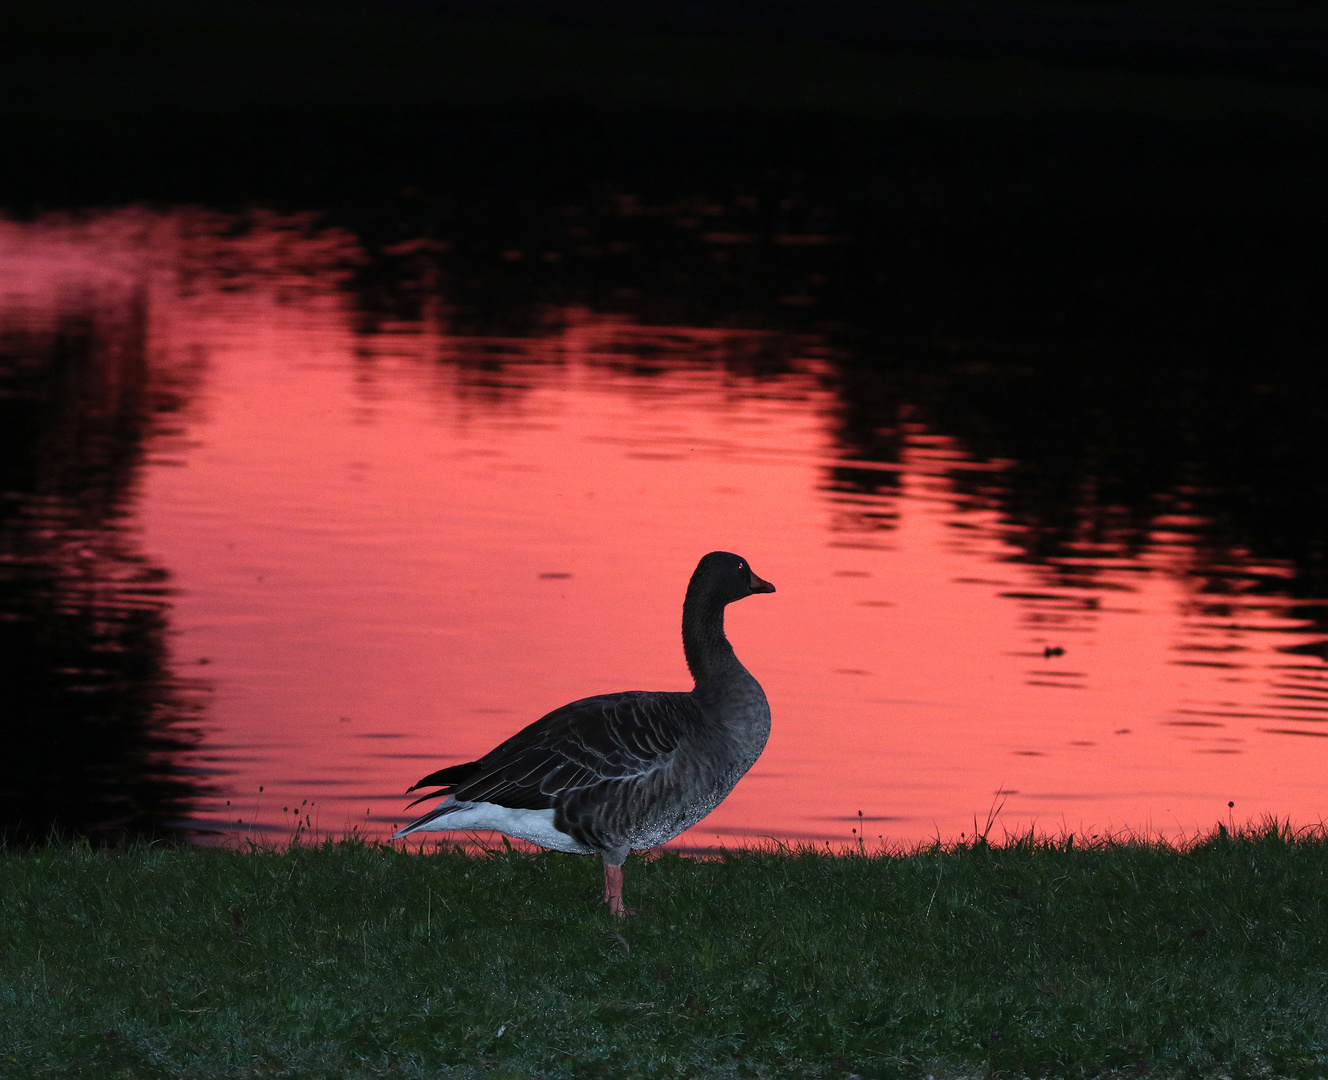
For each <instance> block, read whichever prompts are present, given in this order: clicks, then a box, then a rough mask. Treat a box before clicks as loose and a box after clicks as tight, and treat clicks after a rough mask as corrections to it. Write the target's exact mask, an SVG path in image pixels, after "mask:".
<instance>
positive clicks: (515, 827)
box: [393, 795, 594, 855]
mask: <svg viewBox="0 0 1328 1080" xmlns="http://www.w3.org/2000/svg"><path fill="white" fill-rule="evenodd" d="M447 806H455V807H456V809H455V810H450V811H449V812H448V813H445V814H439V815H438V816H437V817H435V818H431V819H430V820H429V821H426V822H425V823H424V824H422V825H416V826H414V827H413V828H405V829H402V830H400V831H399V832H397V833H396V834H395V835H394V836H393V839H394V840H395V839H397V837H401V836H408V835H409V834H411V833H416V832H456V831H458V830H459V831H461V832H470V831H471V830H473V829H492V830H493V831H494V832H500V833H506V834H507V835H508V836H514V837H516V838H517V839H518V840H528V841H530V843H532V844H538V845H539V846H540V847H545V848H552V849H553V850H554V851H570V852H572V853H574V854H577V855H591V854H594V852H593V849H591V848H588V847H586V846H585V845H584V844H578V843H577V842H576V841H575V840H573V839H572V838H571V837H570V836H568V835H567V833H565V832H561V831H560V830H558V829H556V828H554V825H553V811H552V810H513V809H512V808H511V807H510V806H499V805H498V804H497V803H487V802H476V803H463V802H457V801H456V799H454V798H452V796H450V795H449V796H448V797H447V798H446V799H444V800H443V801H442V802H440V803H439V804H438V808H439V809H440V810H441V809H443V808H444V807H447Z"/></svg>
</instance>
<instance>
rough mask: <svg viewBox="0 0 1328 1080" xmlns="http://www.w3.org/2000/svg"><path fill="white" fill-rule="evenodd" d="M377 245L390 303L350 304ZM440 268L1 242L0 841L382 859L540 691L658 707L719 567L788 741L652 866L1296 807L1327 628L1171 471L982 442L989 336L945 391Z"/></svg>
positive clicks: (1292, 569)
mask: <svg viewBox="0 0 1328 1080" xmlns="http://www.w3.org/2000/svg"><path fill="white" fill-rule="evenodd" d="M707 237H708V238H707ZM749 240H750V238H748V237H745V235H744V234H741V233H733V232H725V231H724V230H723V229H722V228H716V229H714V230H713V231H712V232H710V233H708V234H706V236H704V237H702V238H701V239H700V240H698V243H703V244H708V245H709V246H710V248H711V249H713V252H715V253H718V254H719V255H721V256H725V255H727V253H728V252H730V251H732V250H735V249H739V248H740V247H741V246H742V245H743V244H745V243H747V242H749ZM833 242H834V238H833V237H830V236H826V235H821V234H818V233H815V232H810V231H804V232H802V233H796V234H795V233H790V234H787V235H785V236H784V237H783V245H784V246H785V247H790V248H807V249H809V250H811V249H818V248H820V247H824V246H827V245H831V244H833ZM500 257H504V256H502V255H500ZM505 257H506V259H507V261H508V262H511V263H514V262H519V261H520V260H522V259H527V258H529V259H537V258H539V256H538V253H525V252H509V253H505ZM391 260H396V261H397V262H398V263H400V262H401V261H403V260H404V261H406V262H408V263H409V264H410V265H411V266H412V267H413V270H412V272H411V273H412V276H411V279H410V284H411V290H410V295H411V297H412V303H411V304H410V305H406V307H405V310H399V311H393V310H390V309H388V308H385V307H384V306H383V305H377V306H374V305H371V304H367V303H366V301H365V299H364V296H365V291H364V288H363V282H364V280H365V278H366V275H370V276H371V272H372V271H373V269H374V268H375V267H376V266H379V265H381V264H382V263H383V262H385V261H391ZM448 260H449V252H448V247H447V245H446V244H445V243H442V242H436V241H429V240H418V241H414V242H409V243H405V244H401V245H398V246H397V247H395V248H393V249H392V250H390V251H387V252H382V251H372V252H371V251H369V250H367V248H366V246H365V245H364V244H363V243H362V242H361V241H360V240H359V239H357V237H356V235H355V234H354V233H352V232H350V231H347V230H344V229H339V228H334V227H331V226H326V225H320V224H319V223H318V222H317V221H315V220H314V219H306V218H281V217H277V216H272V215H262V214H257V213H254V214H250V215H247V216H246V217H244V218H243V219H240V218H233V217H226V216H223V215H219V214H212V213H208V212H205V211H201V210H192V209H191V210H159V211H147V210H126V211H117V212H110V213H103V214H94V215H87V216H84V217H82V218H78V219H72V218H54V217H52V218H46V219H38V220H36V221H35V222H25V223H20V222H9V223H3V224H0V359H3V361H4V368H3V371H0V375H2V376H3V390H4V398H3V399H0V405H2V406H3V408H4V410H5V415H6V416H7V417H9V418H10V419H9V421H7V427H8V431H7V432H6V433H5V435H4V439H5V446H6V448H7V449H6V462H7V463H6V464H5V466H4V470H5V489H6V490H5V492H4V505H3V508H2V511H0V512H2V513H3V517H2V518H0V544H2V545H3V547H2V549H0V557H2V558H3V563H2V564H0V569H2V571H3V575H4V586H5V591H4V594H3V604H4V607H3V609H0V631H2V632H3V634H4V640H5V642H6V653H7V655H8V657H9V672H8V678H9V682H10V685H11V686H12V687H13V694H12V695H11V706H10V708H11V709H12V712H11V714H10V717H9V718H8V719H7V721H6V725H7V736H6V737H7V739H8V741H9V742H10V745H11V748H12V751H13V755H12V757H11V759H10V761H11V764H10V765H8V766H6V767H5V769H4V791H3V799H4V805H3V812H4V816H5V821H4V824H5V827H6V828H7V829H8V830H9V831H10V832H11V833H17V834H19V835H24V834H25V831H26V832H27V833H41V832H44V831H45V830H46V829H49V828H50V827H51V826H52V824H56V825H58V826H59V827H62V828H65V829H69V830H74V831H81V832H88V833H91V834H93V835H115V834H117V833H120V832H124V831H131V832H132V831H141V830H145V829H147V830H150V829H156V830H161V829H182V830H184V831H185V832H187V833H189V834H191V835H197V836H202V837H211V838H217V837H234V836H237V835H240V836H245V835H247V836H256V837H262V838H264V839H275V840H281V839H284V838H285V837H287V836H289V835H291V833H292V832H293V831H294V829H295V828H296V823H297V821H298V822H301V823H303V824H304V825H305V827H306V828H307V829H308V830H312V831H314V832H317V833H331V834H340V833H344V832H347V831H350V830H358V831H359V832H361V833H362V834H367V835H369V836H374V837H385V836H387V835H388V834H389V833H390V831H391V830H392V829H393V827H394V826H396V825H399V824H402V823H404V822H405V821H407V820H409V816H410V815H409V814H408V813H407V811H406V809H405V805H406V802H407V801H408V800H407V799H406V798H405V797H404V796H403V794H402V793H403V792H404V791H405V789H406V788H407V787H408V786H409V785H410V784H412V783H413V782H414V781H415V780H417V779H418V778H419V777H420V776H421V775H423V774H424V773H426V772H429V771H432V770H433V769H435V768H437V767H439V766H441V765H442V764H444V763H446V762H449V761H464V760H470V759H473V758H474V757H477V756H479V755H480V754H482V753H483V752H484V751H486V750H488V749H490V748H491V747H492V746H494V745H495V744H496V743H497V742H499V741H501V740H502V739H503V738H504V737H506V736H507V735H509V734H511V733H512V732H514V731H515V730H517V729H518V728H520V727H522V726H524V725H525V724H527V723H529V722H531V721H532V720H534V719H536V718H537V717H539V716H541V715H542V714H544V713H545V712H547V711H549V710H550V709H552V708H554V707H556V706H558V705H560V704H562V703H564V702H566V701H569V700H572V699H574V698H578V697H583V696H587V695H590V694H595V693H601V692H607V691H613V690H621V689H686V688H688V687H689V686H690V680H689V678H688V675H687V671H686V667H685V665H684V663H683V657H682V649H681V643H680V638H679V622H680V616H681V604H682V595H683V590H684V588H685V586H686V583H687V579H688V577H689V575H690V573H691V570H692V568H693V567H694V565H695V563H696V560H697V559H698V558H699V557H700V556H701V555H702V554H704V553H705V552H707V551H710V550H713V549H727V550H732V551H736V552H739V553H740V554H742V555H744V556H746V557H747V558H749V559H750V560H751V561H752V564H753V566H754V567H755V568H756V570H757V572H758V573H759V574H761V575H762V576H764V577H766V578H768V579H769V580H771V581H773V582H774V583H775V584H776V586H777V587H778V592H777V593H776V594H774V595H772V596H756V597H753V598H750V599H748V600H745V601H743V602H741V603H739V604H736V605H734V606H733V607H731V608H730V609H729V614H728V629H729V636H730V639H731V640H732V642H733V644H734V646H735V649H736V650H737V652H738V655H739V657H740V658H741V659H742V660H743V661H744V663H745V664H746V665H747V667H748V668H749V669H750V670H751V671H752V672H753V674H754V675H756V677H757V678H758V679H759V680H760V681H761V683H762V685H763V686H764V687H765V690H766V693H767V695H768V696H769V699H770V702H771V707H772V710H773V715H774V728H773V733H772V735H771V738H770V743H769V745H768V747H767V749H766V751H765V753H764V755H763V756H762V758H761V759H760V761H759V762H758V763H757V765H756V766H755V768H753V770H752V771H751V773H750V774H749V775H748V776H747V777H746V778H745V779H744V780H743V781H742V782H741V783H740V784H739V786H738V788H737V789H736V790H735V791H734V793H733V794H732V795H731V796H730V797H729V799H728V800H727V801H726V802H725V803H724V804H723V805H722V806H720V808H719V809H718V810H716V811H715V812H714V813H713V814H712V815H711V816H710V817H709V818H707V819H706V820H705V821H703V822H702V823H701V824H700V825H698V826H697V827H696V828H694V829H693V830H691V831H690V832H689V833H688V834H686V835H684V836H683V837H681V838H679V840H678V841H676V842H675V843H676V844H677V845H678V846H681V847H684V848H691V849H710V848H713V847H715V846H716V845H719V844H727V845H732V844H737V843H741V842H744V841H750V840H756V839H758V838H762V837H774V838H778V839H783V840H797V841H814V842H822V841H825V840H829V841H832V842H836V843H838V842H851V841H852V840H854V839H855V838H856V836H857V835H858V833H856V832H855V830H861V831H862V833H865V835H866V837H867V839H868V842H869V843H872V844H875V843H878V842H884V843H887V844H898V843H903V844H912V843H916V842H919V841H925V840H927V839H928V838H932V837H936V836H940V837H941V838H943V839H952V838H957V837H959V836H961V835H972V832H973V830H974V828H975V827H976V828H977V829H978V830H979V831H981V830H982V829H983V828H984V827H985V826H986V824H987V822H988V819H989V817H990V816H993V815H994V816H995V826H994V829H995V832H994V834H993V835H996V836H999V835H1001V833H1002V830H1010V831H1013V832H1019V831H1023V830H1026V829H1028V828H1029V827H1030V826H1033V827H1036V828H1038V829H1039V830H1046V831H1051V832H1059V831H1062V830H1073V831H1075V832H1083V833H1087V834H1090V835H1092V834H1101V833H1103V832H1108V831H1123V830H1136V831H1148V832H1153V833H1162V834H1166V835H1169V836H1173V837H1174V836H1178V835H1182V834H1187V833H1193V832H1194V831H1196V830H1201V829H1207V828H1211V827H1213V826H1214V825H1215V823H1217V822H1218V821H1219V820H1221V821H1232V820H1234V821H1235V822H1237V823H1239V822H1243V821H1248V820H1258V819H1259V818H1260V817H1261V816H1264V815H1274V816H1277V817H1280V818H1289V819H1290V820H1291V821H1292V822H1293V823H1296V824H1300V825H1303V824H1309V823H1314V822H1318V821H1320V820H1321V819H1322V818H1323V816H1324V813H1325V809H1328V773H1326V770H1325V766H1326V765H1328V664H1326V663H1325V658H1328V640H1326V639H1328V614H1326V612H1325V606H1324V602H1323V601H1322V599H1320V598H1319V597H1318V595H1317V593H1316V592H1315V590H1314V589H1313V588H1307V587H1306V585H1305V583H1304V573H1303V570H1304V568H1303V567H1302V566H1300V565H1298V564H1297V562H1296V560H1295V559H1294V558H1291V557H1285V556H1278V555H1270V554H1268V553H1266V552H1265V553H1259V552H1257V551H1254V550H1252V549H1251V547H1250V546H1249V544H1247V543H1243V542H1242V541H1241V539H1240V535H1239V534H1240V530H1239V529H1234V528H1233V527H1232V526H1231V522H1230V517H1231V515H1232V514H1235V513H1236V511H1232V510H1230V506H1231V505H1235V504H1236V503H1238V500H1239V498H1243V497H1245V495H1248V492H1245V495H1240V493H1236V494H1233V495H1231V496H1230V498H1228V493H1226V492H1225V491H1224V490H1222V489H1221V488H1220V487H1216V486H1214V484H1213V482H1212V477H1211V475H1208V474H1206V473H1205V465H1206V462H1205V461H1204V460H1202V459H1201V457H1202V451H1201V450H1199V451H1195V452H1194V453H1195V454H1196V455H1199V456H1198V457H1196V456H1194V455H1190V456H1186V455H1185V454H1181V455H1180V456H1179V457H1177V458H1175V459H1174V461H1173V460H1172V459H1171V458H1168V459H1167V462H1164V463H1162V464H1158V463H1156V462H1153V461H1151V460H1142V461H1133V463H1132V464H1131V465H1130V468H1132V469H1134V472H1135V473H1136V474H1137V475H1139V476H1144V477H1146V478H1148V482H1146V483H1139V484H1131V483H1130V482H1128V481H1129V478H1128V477H1127V478H1126V480H1125V481H1122V479H1121V465H1120V461H1119V460H1116V459H1110V460H1108V459H1107V458H1103V459H1102V461H1103V462H1104V463H1103V464H1101V467H1100V471H1097V472H1095V471H1094V469H1093V468H1092V467H1089V468H1086V469H1084V470H1081V471H1080V472H1078V473H1076V474H1075V477H1074V482H1073V483H1072V484H1068V485H1061V486H1060V487H1057V485H1056V484H1050V483H1049V482H1048V481H1047V480H1046V477H1047V476H1048V475H1049V474H1050V473H1052V472H1054V469H1052V468H1051V467H1050V466H1048V465H1047V464H1046V462H1042V463H1040V464H1039V463H1038V462H1033V461H1032V460H1031V458H1030V459H1024V458H1020V457H1017V456H1013V455H1009V456H1002V455H1001V454H1000V453H993V452H992V449H991V447H992V445H993V444H994V443H995V442H999V441H1000V440H996V439H993V437H992V434H991V433H992V430H993V427H994V426H997V425H998V424H999V415H998V414H999V413H1000V410H1001V409H1002V408H1005V407H1006V406H1005V405H1003V404H1002V401H1003V398H1002V396H1001V393H1002V392H1004V391H1002V389H1001V388H1008V381H1007V380H1005V379H1004V377H1003V376H1002V372H1003V371H1006V369H1004V368H1002V367H1001V364H1002V363H1003V361H1002V360H1001V358H1000V357H999V356H997V357H995V358H992V357H985V358H984V357H978V358H976V359H975V358H974V357H973V356H972V355H965V356H962V357H960V358H959V361H957V362H956V365H954V366H952V368H950V369H947V370H948V371H950V374H949V375H947V377H946V380H942V381H940V382H938V381H937V380H936V379H934V378H932V379H929V378H924V377H915V375H914V374H910V373H909V372H908V371H905V370H904V367H903V366H902V365H900V366H898V367H897V368H895V367H892V366H891V362H890V361H889V360H888V359H879V358H878V359H877V360H875V361H873V365H874V366H872V365H868V366H867V367H866V368H864V365H863V364H862V363H861V361H860V359H859V360H855V359H854V358H853V357H850V356H848V355H847V354H846V352H845V350H844V348H843V347H841V345H840V344H837V341H836V338H835V333H834V330H833V328H831V329H829V330H827V329H824V328H822V329H818V328H815V327H814V326H812V327H811V328H809V324H805V323H796V322H791V323H790V324H788V325H785V326H772V325H769V324H768V323H765V322H762V321H759V320H751V321H749V323H748V324H747V325H744V324H743V320H741V319H739V318H733V319H729V320H727V322H726V323H724V324H720V323H716V322H712V323H710V324H708V325H687V324H686V323H685V321H684V320H678V321H676V322H670V321H669V320H668V319H666V318H662V317H660V316H659V315H658V313H654V314H653V315H652V313H651V312H650V311H649V306H648V305H647V304H643V303H634V300H633V297H632V296H631V295H625V296H617V297H612V296H606V297H605V301H604V302H603V303H596V302H594V299H593V298H591V300H589V301H587V300H584V299H582V300H578V301H575V302H570V301H569V302H561V303H554V302H548V303H542V304H538V305H534V306H531V305H526V306H524V307H522V308H520V310H515V309H513V310H510V311H509V310H506V309H502V307H501V305H498V306H499V310H498V311H497V313H496V314H495V313H494V312H492V311H491V312H488V313H487V314H486V315H485V316H484V317H483V318H481V317H479V316H477V315H476V314H475V313H474V312H473V311H471V310H469V309H468V308H466V307H465V306H464V305H460V304H458V303H457V302H456V299H455V296H454V295H453V293H452V292H451V291H450V286H449V278H448V274H447V269H448V265H449V261H448ZM547 261H549V262H553V261H555V260H552V259H549V260H547ZM720 261H721V262H722V259H721V260H720ZM809 280H810V281H811V282H812V284H813V285H815V284H816V280H817V279H816V277H815V274H814V273H813V274H811V275H809ZM785 300H786V305H785V306H787V307H788V308H789V309H790V310H793V311H795V312H796V310H798V309H800V308H803V307H807V306H810V305H813V304H814V303H815V302H816V297H815V295H813V294H808V295H803V294H790V295H789V296H788V297H786V298H785ZM1009 370H1013V371H1014V372H1015V373H1016V375H1017V374H1018V371H1019V370H1020V369H1019V366H1018V364H1017V363H1015V364H1014V366H1013V367H1012V368H1010V369H1009ZM864 372H866V373H865V374H864ZM955 372H958V374H955ZM947 380H948V381H947ZM998 391H1001V392H998ZM975 403H976V404H975ZM984 403H985V405H984ZM1026 404H1027V402H1026V401H1025V406H1026ZM1090 404H1091V403H1090ZM1082 405H1083V403H1082V402H1070V403H1058V404H1055V405H1053V406H1048V413H1047V416H1046V420H1045V425H1044V422H1043V421H1041V420H1038V421H1036V422H1035V423H1034V425H1033V428H1034V429H1035V430H1037V431H1039V432H1041V431H1042V428H1043V426H1045V427H1046V429H1047V430H1048V431H1054V430H1057V429H1058V428H1060V427H1064V426H1066V425H1067V424H1068V425H1069V426H1075V425H1077V424H1078V421H1077V420H1076V419H1075V417H1076V416H1077V415H1078V414H1076V413H1075V412H1074V410H1075V409H1079V408H1081V407H1082ZM1010 407H1014V406H1010ZM982 408H989V409H990V410H991V412H990V417H995V418H996V419H994V420H990V417H988V413H983V412H982ZM1062 408H1063V409H1065V410H1069V412H1070V414H1071V415H1070V418H1069V420H1068V421H1067V420H1066V419H1065V418H1064V417H1056V416H1053V415H1052V414H1053V413H1058V411H1059V410H1061V409H1062ZM975 410H976V411H975ZM1141 410H1142V411H1147V406H1146V403H1141ZM979 413H980V414H981V416H982V417H988V420H990V422H988V420H983V422H981V423H979V422H976V421H974V420H973V417H974V416H976V415H978V414H979ZM1178 422H1179V421H1178ZM1086 423H1087V422H1086ZM1113 423H1114V421H1113ZM1107 426H1109V427H1110V426H1111V425H1110V424H1108V425H1107ZM1176 440H1177V442H1178V443H1183V442H1184V441H1185V435H1184V432H1178V434H1177V436H1176ZM1015 442H1017V440H1013V439H1006V440H1005V441H1004V445H1006V446H1007V447H1008V446H1009V445H1012V444H1014V443H1015ZM1055 457H1056V453H1055V452H1052V453H1051V454H1049V455H1048V460H1051V459H1054V458H1055ZM1177 463H1178V464H1177ZM1035 465H1036V466H1037V468H1034V466H1035ZM1209 473H1211V470H1209ZM1039 478H1041V479H1039ZM1118 489H1119V490H1118ZM1126 489H1128V490H1129V491H1131V492H1135V494H1134V495H1131V496H1129V497H1126V496H1125V495H1122V494H1121V493H1120V492H1121V491H1122V490H1126ZM1049 490H1050V491H1051V494H1048V491H1049ZM1233 490H1234V489H1233ZM1057 492H1059V493H1060V494H1057ZM1058 499H1059V501H1057V500H1058ZM1224 500H1225V501H1224ZM1233 500H1235V502H1234V503H1233ZM1048 506H1050V509H1048Z"/></svg>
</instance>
